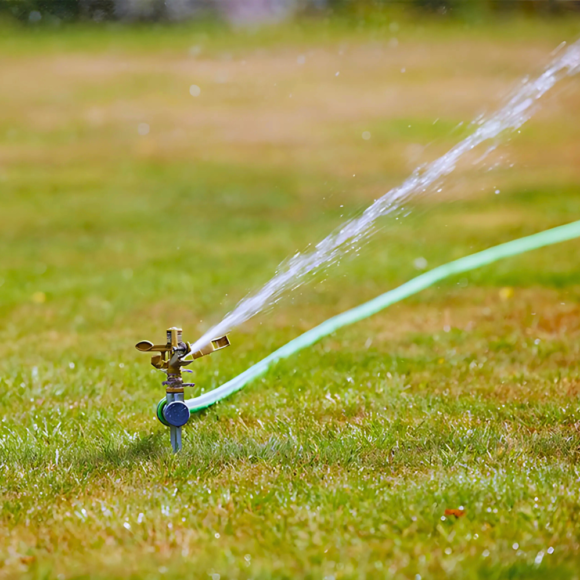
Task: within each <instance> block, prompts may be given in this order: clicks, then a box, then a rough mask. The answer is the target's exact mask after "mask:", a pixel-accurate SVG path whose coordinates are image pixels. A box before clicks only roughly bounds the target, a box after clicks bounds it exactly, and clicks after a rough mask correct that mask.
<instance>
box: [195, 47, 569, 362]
mask: <svg viewBox="0 0 580 580" xmlns="http://www.w3.org/2000/svg"><path fill="white" fill-rule="evenodd" d="M577 73H580V40H579V41H577V42H575V43H574V44H571V45H570V46H568V47H567V48H565V49H563V50H560V51H559V52H558V53H557V54H556V56H555V57H554V59H553V61H552V62H551V64H550V65H549V66H548V67H547V68H546V69H545V70H544V72H543V73H542V74H541V75H539V76H538V77H536V78H535V79H533V80H529V79H524V80H523V81H522V83H521V85H520V86H519V87H518V88H517V89H516V90H515V91H514V92H513V93H512V95H511V96H510V97H509V98H508V100H507V102H506V104H505V105H504V106H503V107H502V108H501V109H500V110H498V111H497V112H495V113H493V114H492V115H490V116H488V117H483V118H480V119H477V120H476V121H475V122H474V123H473V127H474V129H473V131H472V133H471V134H470V135H469V136H468V137H466V138H465V139H464V140H463V141H461V142H460V143H458V144H457V145H455V146H454V147H453V148H452V149H451V150H450V151H448V152H447V153H446V154H445V155H443V156H442V157H440V158H439V159H437V160H435V161H433V162H432V163H430V164H428V165H426V166H424V167H420V168H418V169H416V170H415V171H414V172H413V173H412V175H411V176H410V177H409V178H407V180H406V181H404V182H403V183H402V184H401V185H400V186H398V187H395V188H394V189H391V190H390V191H388V192H387V193H386V194H385V195H383V196H382V197H381V198H379V199H377V200H376V201H375V202H374V203H373V204H372V205H370V206H369V207H368V208H367V209H366V210H365V211H364V212H363V213H362V214H361V215H360V216H358V217H356V218H354V219H351V220H349V221H347V222H346V223H344V224H343V225H342V226H341V227H340V228H339V229H337V230H335V231H334V232H333V233H331V234H330V235H329V236H327V237H326V238H324V239H323V240H322V241H321V242H320V243H319V244H318V245H316V247H315V248H314V249H313V250H312V251H310V252H307V253H303V254H296V255H295V256H294V257H293V258H291V259H290V260H288V261H286V262H284V263H283V264H282V265H281V266H280V268H279V270H278V271H277V272H276V274H275V275H274V277H273V278H271V279H270V281H269V282H267V283H266V284H265V285H264V286H263V287H262V288H261V289H260V290H258V291H257V292H255V293H253V294H250V295H249V296H247V297H246V298H244V299H243V300H242V301H241V302H239V303H238V305H237V306H236V307H235V308H234V310H232V312H230V313H229V314H228V315H226V316H225V318H224V319H223V320H222V321H221V322H220V323H219V324H217V325H215V326H214V327H212V328H211V329H210V330H208V331H207V332H206V333H204V335H203V336H202V337H201V338H199V339H198V340H197V341H196V342H195V343H194V344H193V346H192V350H193V351H196V350H199V349H200V348H202V347H203V346H204V345H206V344H207V343H208V342H209V341H210V340H211V339H213V338H215V337H219V336H221V335H223V334H225V333H226V332H228V331H230V330H231V329H232V328H234V327H236V326H238V325H239V324H241V323H242V322H245V321H246V320H248V319H250V318H252V317H253V316H255V315H256V314H258V313H259V312H260V311H261V310H263V309H264V308H265V307H267V306H270V305H272V304H274V303H276V302H277V301H278V300H279V299H280V297H281V295H282V294H283V293H285V292H287V291H290V290H294V289H296V288H297V287H298V286H300V285H301V284H302V283H303V282H304V281H305V279H306V278H307V276H308V275H309V274H311V273H312V272H314V271H316V270H318V269H320V268H321V267H323V266H328V265H331V264H333V263H335V262H336V261H337V260H338V259H339V258H341V257H342V256H344V255H345V254H347V253H348V252H349V251H351V250H353V249H356V248H358V247H360V245H361V244H362V243H363V242H364V241H365V240H366V239H368V238H369V236H370V235H371V234H372V233H373V231H374V230H375V225H376V222H377V220H378V218H380V217H382V216H386V215H392V214H394V213H397V212H398V211H400V210H401V208H402V207H404V204H406V203H407V202H409V201H411V200H414V199H416V198H418V197H422V196H425V195H432V194H435V193H436V192H437V188H440V187H441V184H442V181H443V180H444V179H445V178H447V177H448V176H449V175H450V174H451V173H452V172H453V171H454V169H455V168H456V167H457V164H458V162H459V161H460V160H462V159H463V158H465V157H467V156H468V154H469V153H470V152H471V151H473V149H475V148H476V147H478V146H479V145H481V144H483V143H486V142H488V143H493V141H494V140H495V139H496V138H497V137H499V136H500V135H502V134H504V133H505V132H506V131H515V130H517V129H519V128H520V127H521V126H522V125H523V124H524V123H525V122H526V121H527V120H528V119H529V118H530V117H531V116H532V115H533V113H534V111H535V110H536V105H537V102H538V100H539V99H540V98H541V97H542V96H544V95H545V94H546V93H547V92H548V91H549V90H550V89H552V88H553V87H554V85H555V84H556V83H557V82H558V81H560V80H561V79H563V78H565V77H567V76H572V75H575V74H577Z"/></svg>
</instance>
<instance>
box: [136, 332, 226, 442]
mask: <svg viewBox="0 0 580 580" xmlns="http://www.w3.org/2000/svg"><path fill="white" fill-rule="evenodd" d="M227 346H230V341H229V339H228V337H227V336H222V337H220V338H216V339H214V340H212V341H210V342H209V343H208V344H207V345H205V346H204V347H203V348H201V349H200V350H197V351H195V352H192V349H191V345H190V344H189V343H188V342H183V332H182V330H181V328H176V327H173V328H169V329H168V330H167V342H166V344H153V343H152V342H149V341H148V340H142V341H141V342H138V343H137V344H136V345H135V348H136V349H137V350H139V351H141V352H158V353H160V354H156V355H153V356H152V357H151V364H152V365H153V366H154V367H155V368H156V369H159V370H160V371H163V372H164V373H165V374H166V375H167V380H165V381H163V383H162V384H163V386H164V387H165V400H163V401H162V403H163V405H161V404H160V405H159V406H158V410H157V418H158V419H159V420H160V421H161V422H162V423H163V424H164V425H167V426H169V429H170V433H171V446H172V447H173V452H174V453H177V452H178V451H179V450H180V449H181V447H182V444H181V428H182V427H183V426H184V425H185V424H186V423H187V422H188V421H189V417H190V412H189V408H188V407H187V405H186V404H185V387H193V386H195V383H184V382H183V377H182V376H181V373H182V372H186V373H191V372H193V371H191V370H189V369H184V368H183V367H186V366H189V365H190V364H191V363H192V362H193V361H194V360H195V359H197V358H201V357H202V356H206V355H208V354H211V353H212V352H215V351H216V350H220V349H222V348H226V347H227ZM189 355H191V357H192V360H188V361H186V360H184V359H185V357H187V356H189Z"/></svg>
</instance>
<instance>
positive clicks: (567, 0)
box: [0, 0, 580, 24]
mask: <svg viewBox="0 0 580 580" xmlns="http://www.w3.org/2000/svg"><path fill="white" fill-rule="evenodd" d="M0 7H1V9H2V10H3V11H4V12H5V13H6V14H9V15H10V16H13V17H15V18H18V19H19V20H29V21H31V22H38V21H40V20H41V19H42V18H45V19H47V20H49V21H52V22H57V21H60V20H65V21H71V20H93V21H97V22H99V21H103V20H145V21H159V20H173V21H176V20H177V21H180V20H185V19H200V18H208V17H213V18H219V19H224V20H227V21H230V22H235V23H248V24H252V23H259V22H264V21H271V20H280V19H284V18H289V17H292V16H296V15H304V14H310V15H312V14H328V13H329V12H332V11H345V12H348V11H352V12H360V11H369V10H373V11H376V10H377V9H379V8H386V7H391V8H392V7H398V8H403V9H410V10H414V11H417V12H421V11H424V12H426V13H438V14H443V15H444V14H452V15H454V16H463V17H466V16H468V17H472V18H473V17H478V16H482V15H487V16H489V15H494V14H498V15H509V14H513V13H518V12H520V13H523V14H527V15H530V14H537V15H546V14H564V13H566V12H572V11H578V10H580V1H578V0H48V1H47V0H3V1H2V2H1V3H0Z"/></svg>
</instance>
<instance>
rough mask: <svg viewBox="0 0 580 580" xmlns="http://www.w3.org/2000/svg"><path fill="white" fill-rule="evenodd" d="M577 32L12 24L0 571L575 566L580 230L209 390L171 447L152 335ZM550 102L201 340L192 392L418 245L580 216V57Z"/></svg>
mask: <svg viewBox="0 0 580 580" xmlns="http://www.w3.org/2000/svg"><path fill="white" fill-rule="evenodd" d="M579 32H580V20H574V19H572V18H571V17H569V18H567V19H566V20H553V21H546V22H543V23H542V22H538V21H506V22H504V23H491V24H478V25H472V26H465V25H459V24H455V25H452V24H450V23H446V22H444V21H441V22H437V21H428V20H425V21H419V22H412V21H410V20H408V19H405V18H401V19H398V20H397V21H395V20H393V19H391V20H388V19H387V20H385V21H382V22H381V23H380V24H372V23H367V24H364V23H358V24H357V23H355V22H352V23H345V22H339V21H329V22H318V23H306V24H303V25H296V24H294V25H293V24H288V25H283V26H278V27H274V28H266V29H263V30H260V31H243V30H240V31H226V30H225V29H220V28H219V27H207V29H204V27H201V26H183V27H155V28H139V27H136V28H130V29H123V28H118V27H113V28H101V29H99V28H87V27H70V28H62V29H58V30H53V31H51V30H49V29H39V30H36V31H35V30H30V29H29V30H19V29H17V28H13V27H8V26H3V28H2V29H1V31H0V78H1V79H2V82H1V83H0V203H1V208H2V213H1V216H2V218H1V227H0V247H1V248H2V254H1V258H0V342H1V344H2V352H3V356H2V359H1V361H0V406H1V409H2V412H1V420H0V578H2V579H12V578H25V579H30V580H32V579H45V580H49V579H50V580H52V579H55V580H56V579H58V580H62V579H67V580H68V579H73V578H79V579H80V578H102V579H114V578H129V577H130V578H143V579H153V578H175V579H177V578H186V577H187V578H208V577H209V578H211V579H212V580H220V578H221V579H222V580H225V579H230V578H231V579H247V578H253V579H267V578H312V579H321V580H322V579H323V578H326V579H327V580H330V579H336V580H338V579H341V578H344V579H347V578H353V579H354V578H356V579H363V578H404V579H410V580H413V579H419V578H422V579H423V580H425V579H429V578H451V579H472V578H486V579H500V578H502V579H503V578H512V579H515V578H521V579H526V580H528V579H532V578H551V579H552V578H558V579H559V578H563V579H573V578H580V573H579V572H578V570H580V551H579V550H580V483H579V482H580V468H579V464H578V460H579V458H580V406H579V403H580V265H579V260H578V257H579V256H580V241H574V242H568V243H565V244H562V245H559V246H555V247H552V248H547V249H543V250H539V251H536V252H533V253H530V254H528V255H525V256H522V257H518V258H515V259H509V260H506V261H504V262H501V263H499V264H497V265H495V266H493V267H487V268H485V269H482V270H480V271H477V272H474V273H472V274H470V275H468V276H464V277H461V278H460V279H452V280H449V281H448V282H446V283H444V284H441V285H440V286H439V287H437V288H433V289H431V290H429V291H426V292H424V293H422V294H420V295H418V296H416V297H414V298H412V299H410V300H408V301H406V302H404V303H401V304H399V305H397V306H394V307H392V308H390V309H388V310H386V311H384V312H383V313H381V314H380V315H378V316H375V317H374V318H372V319H369V320H367V321H365V322H362V323H360V324H358V325H356V326H352V327H350V328H348V329H345V330H343V331H341V332H339V333H337V334H336V335H334V336H332V337H330V338H328V339H327V340H324V341H322V342H320V343H319V344H318V345H316V346H315V347H314V348H312V349H311V350H309V351H304V352H302V353H301V354H300V355H298V356H296V357H295V358H293V359H289V360H286V361H284V362H282V363H280V364H279V365H277V366H276V367H275V368H274V369H272V370H271V371H270V372H269V373H268V374H267V375H266V376H265V377H264V378H262V379H260V380H259V381H257V382H256V383H254V384H252V385H250V386H248V387H247V388H246V389H245V390H244V391H242V392H241V393H238V394H237V395H235V396H233V397H232V398H230V399H228V400H227V401H225V402H223V403H222V404H220V405H218V406H216V407H214V408H212V409H210V410H208V411H206V412H204V413H202V414H200V415H198V416H195V417H194V418H193V419H192V420H191V421H190V423H189V424H188V425H187V426H186V427H185V429H184V450H183V452H182V453H181V454H179V455H178V456H173V455H172V453H171V449H170V446H169V434H168V430H167V429H166V428H165V427H163V426H162V425H161V424H160V423H159V422H158V421H157V420H156V419H155V418H154V406H155V404H156V403H157V401H158V400H159V399H160V398H161V397H162V396H163V394H164V390H163V388H162V387H161V385H160V381H161V380H162V375H160V374H159V373H158V372H157V371H154V370H153V369H152V368H151V367H150V366H149V357H148V356H146V355H143V354H140V353H139V352H137V351H136V350H135V348H134V344H135V343H136V342H137V341H139V340H142V339H149V340H153V341H156V342H159V341H160V340H162V339H163V337H164V331H165V329H166V328H168V327H170V326H173V325H178V326H182V327H183V329H184V337H185V338H186V339H188V340H190V341H191V340H194V339H195V338H197V337H198V336H199V335H200V333H201V332H203V331H204V330H206V329H207V328H208V327H209V326H210V325H211V324H213V323H216V322H218V321H219V320H220V319H221V317H222V316H223V315H224V314H225V313H226V312H227V311H228V310H230V309H231V308H232V307H233V306H234V305H235V304H236V303H237V302H238V301H239V300H240V299H241V298H242V297H244V296H245V295H246V294H247V293H248V292H250V291H252V290H255V289H256V288H258V287H259V286H260V285H261V284H263V283H264V282H266V281H267V280H268V279H269V278H270V276H271V275H272V274H273V272H274V271H275V269H276V267H277V265H278V264H279V263H280V262H281V261H282V260H283V259H285V258H286V257H288V256H290V255H292V254H293V253H294V252H295V251H296V250H301V249H303V248H305V247H306V246H307V245H308V244H309V243H316V242H317V241H319V240H320V239H321V238H322V237H323V236H325V235H326V234H327V233H329V232H330V231H332V230H333V228H335V227H336V226H338V225H339V224H340V223H341V222H342V221H343V220H344V219H346V218H347V217H348V216H351V215H354V214H355V213H356V212H358V211H360V210H361V209H363V208H364V207H365V206H366V205H368V204H369V203H370V202H371V201H372V200H373V199H375V198H376V197H378V196H380V195H382V194H383V193H385V192H386V191H387V190H388V189H389V188H390V187H392V186H394V185H396V184H398V183H399V182H400V181H401V180H402V179H404V178H405V177H406V176H407V175H408V174H409V173H410V172H411V171H412V169H413V168H414V167H415V166H417V165H418V164H419V163H424V162H427V161H429V160H432V159H435V158H436V157H437V156H438V155H440V154H441V153H443V152H445V151H446V150H447V149H448V148H449V147H450V146H451V145H453V144H454V143H456V142H457V141H458V140H459V139H461V137H462V136H463V135H465V132H466V129H465V126H466V125H467V124H468V123H469V122H470V121H471V120H472V119H473V118H474V117H476V116H477V115H478V114H479V113H481V112H482V111H484V110H488V111H489V110H493V109H494V108H495V107H497V106H498V104H499V103H501V101H502V98H503V97H504V96H505V95H506V94H507V93H508V92H509V91H510V90H511V89H512V88H513V87H514V86H515V85H516V84H517V83H518V82H520V79H521V78H522V77H523V76H525V75H527V74H533V73H537V72H538V71H540V70H541V68H542V67H543V65H544V64H545V63H547V62H548V61H549V59H550V52H551V51H552V50H553V49H554V48H555V47H556V46H557V45H558V44H560V42H562V41H563V40H567V41H572V40H575V39H576V38H577V36H578V33H579ZM192 85H195V86H196V87H198V88H199V90H198V89H195V88H194V89H190V87H192ZM192 93H193V94H197V93H199V94H198V95H197V96H192ZM542 104H543V106H542V108H541V110H540V111H539V112H538V113H537V115H536V116H535V117H534V119H533V120H532V121H531V122H530V123H529V124H528V125H526V126H525V127H524V128H523V129H522V131H521V133H519V134H516V135H513V136H511V138H510V140H509V141H508V142H507V143H505V144H503V145H501V146H500V147H499V148H498V149H497V150H496V151H495V152H494V153H493V154H492V156H491V157H490V158H489V160H488V162H487V165H486V167H485V168H481V167H480V166H478V165H473V164H471V163H469V164H465V166H462V167H459V168H458V170H457V173H456V176H455V177H454V178H453V179H452V180H450V181H449V183H448V186H447V187H446V188H445V190H444V191H443V192H441V194H440V197H438V198H430V199H427V200H424V201H421V202H420V203H419V202H418V203H417V204H416V205H415V206H414V207H413V208H412V209H413V211H412V213H411V215H410V216H409V217H408V218H406V219H404V220H399V221H397V222H394V221H393V222H390V221H388V220H387V221H385V222H383V223H382V224H381V225H383V226H384V227H383V228H381V230H380V232H379V233H378V234H377V235H376V236H375V237H374V238H373V240H372V242H371V243H370V244H369V245H368V246H367V247H366V248H365V249H364V251H363V252H361V255H360V256H358V257H357V258H356V259H349V260H346V261H344V262H343V263H342V264H341V265H340V266H339V267H337V268H334V269H332V270H329V271H327V272H325V273H323V274H321V275H319V276H318V277H316V278H315V279H314V280H313V281H312V283H310V284H308V285H307V286H305V287H303V288H302V289H301V290H299V291H298V292H296V293H294V294H293V295H290V296H288V298H287V299H286V300H285V301H283V302H282V303H281V304H279V305H278V306H277V307H276V308H275V309H271V310H270V311H269V312H267V313H265V314H263V315H262V316H259V317H257V318H256V319H254V320H252V321H250V322H249V323H247V324H245V325H243V326H242V327H240V328H238V329H236V330H235V331H233V332H232V333H231V334H230V338H231V340H232V347H231V348H230V349H227V350H225V351H222V352H220V353H216V354H215V355H214V356H212V357H208V358H207V359H202V360H200V361H197V362H196V363H194V365H193V369H194V371H195V374H194V375H193V377H194V379H193V380H194V381H195V382H196V383H197V385H198V386H197V387H195V388H194V389H191V394H192V395H193V394H194V393H199V392H201V390H202V389H205V390H207V389H210V388H214V387H216V386H218V385H219V384H221V383H222V382H224V381H225V380H227V379H229V378H231V377H234V376H235V375H236V374H238V373H239V372H241V371H243V370H244V369H246V368H247V367H248V366H249V365H250V364H251V363H252V362H256V361H258V360H259V359H261V358H262V357H264V356H266V355H267V354H269V353H270V352H271V351H272V350H273V349H275V348H277V347H278V346H281V345H282V344H284V343H285V342H286V341H287V340H289V339H291V338H293V337H295V336H297V335H298V334H299V333H301V332H303V331H304V330H306V329H308V328H311V327H312V326H313V325H314V324H316V323H319V322H321V321H323V320H324V319H326V318H327V317H328V316H331V315H333V314H337V313H339V312H341V311H343V310H344V309H346V308H349V307H352V306H355V305H357V304H359V303H361V302H363V301H364V300H367V299H370V298H372V297H374V296H376V295H378V294H380V293H382V292H385V291H386V290H388V289H390V288H393V287H395V286H396V285H398V284H400V283H403V282H404V281H406V280H408V279H410V278H411V277H413V276H414V275H416V274H417V273H418V270H417V268H416V266H415V264H416V263H418V262H417V258H424V260H426V261H427V264H428V267H434V266H436V265H439V264H442V263H445V262H447V261H449V260H451V259H454V258H458V257H460V256H463V255H467V254H469V253H472V252H474V251H477V250H481V249H484V248H487V247H489V246H491V245H494V244H498V243H501V242H504V241H508V240H510V239H514V238H517V237H519V236H523V235H526V234H531V233H533V232H536V231H540V230H543V229H546V228H549V227H552V226H556V225H559V224H563V223H567V222H570V221H573V220H576V219H580V78H576V79H570V80H568V81H564V82H563V83H562V84H561V85H560V86H559V87H558V89H556V90H555V91H554V92H553V93H551V94H550V95H549V96H548V97H546V98H545V99H544V101H543V103H542ZM461 123H463V125H461ZM363 132H368V133H370V138H369V139H363V138H362V134H363ZM367 136H368V135H367ZM495 190H499V191H500V192H501V193H500V194H499V195H495V194H494V191H495ZM460 506H463V509H464V510H465V512H466V513H465V515H464V517H460V518H455V517H454V516H448V517H445V515H444V514H445V510H446V509H456V508H459V507H460Z"/></svg>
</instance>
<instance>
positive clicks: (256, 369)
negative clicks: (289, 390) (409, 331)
mask: <svg viewBox="0 0 580 580" xmlns="http://www.w3.org/2000/svg"><path fill="white" fill-rule="evenodd" d="M574 238H580V221H576V222H572V223H570V224H567V225H564V226H559V227H556V228H553V229H550V230H546V231H544V232H540V233H537V234H534V235H531V236H527V237H525V238H520V239H519V240H514V241H511V242H507V243H505V244H500V245H499V246H495V247H493V248H489V249H487V250H484V251H482V252H478V253H476V254H472V255H471V256H466V257H464V258H460V259H459V260H455V261H453V262H449V263H448V264H444V265H443V266H439V267H438V268H435V269H433V270H430V271H429V272H425V273H424V274H421V275H420V276H417V277H416V278H413V279H412V280H409V282H406V283H405V284H403V285H402V286H399V287H398V288H395V289H393V290H390V291H389V292H386V293H385V294H381V296H378V297H377V298H374V299H373V300H370V301H369V302H366V303H364V304H361V305H360V306H357V307H355V308H352V309H351V310H347V311H346V312H343V313H342V314H338V315H337V316H333V317H332V318H329V319H328V320H326V321H325V322H323V323H322V324H319V325H318V326H316V327H314V328H312V329H311V330H309V331H307V332H305V333H304V334H302V335H301V336H298V337H297V338H295V339H293V340H291V341H290V342H289V343H287V344H285V345H284V346H282V347H281V348H279V349H278V350H276V351H274V352H273V353H272V354H270V355H268V356H267V357H266V358H264V359H263V360H261V361H260V362H259V363H256V364H255V365H253V366H251V367H250V368H249V369H247V370H246V371H244V372H243V373H241V374H240V375H238V376H237V377H235V378H233V379H231V380H230V381H228V382H227V383H224V384H223V385H221V386H220V387H218V388H216V389H214V390H213V391H210V392H208V393H204V394H203V395H201V396H199V397H195V398H193V399H189V400H188V401H186V404H187V406H188V408H189V410H190V413H196V412H197V411H201V410H202V409H206V408H207V407H210V406H211V405H213V404H214V403H217V402H218V401H221V400H222V399H225V398H226V397H229V396H230V395H231V394H232V393H235V392H236V391H239V390H240V389H242V388H243V387H245V386H246V385H247V384H248V383H249V382H250V381H253V380H254V379H256V378H258V377H260V376H262V375H263V374H264V373H265V372H266V371H267V370H268V369H269V368H270V367H271V366H272V365H273V364H274V363H276V362H277V361H279V360H280V359H283V358H288V357H289V356H291V355H293V354H295V353H297V352H299V351H301V350H302V349H304V348H307V347H309V346H311V345H312V344H314V343H315V342H317V341H318V340H320V339H321V338H323V337H325V336H328V335H329V334H332V333H333V332H335V331H336V330H338V329H339V328H342V327H344V326H348V325H349V324H353V323H355V322H358V321H359V320H363V319H365V318H368V317H369V316H372V315H373V314H376V313H377V312H380V311H381V310H383V309H384V308H387V307H388V306H391V305H392V304H396V303H397V302H400V301H401V300H403V299H405V298H408V297H409V296H412V295H413V294H417V293H418V292H420V291H421V290H425V289H426V288H429V287H430V286H433V284H436V283H437V282H440V281H441V280H443V279H445V278H448V277H449V276H453V275H454V274H460V273H462V272H469V271H470V270H475V269H476V268H481V267H482V266H486V265H487V264H492V263H493V262H497V261H498V260H502V259H503V258H509V257H510V256H517V255H518V254H523V253H525V252H529V251H531V250H535V249H538V248H542V247H544V246H551V245H552V244H558V243H560V242H565V241H567V240H572V239H574ZM164 404H165V399H163V401H161V402H160V403H159V405H158V413H157V414H158V417H159V419H160V420H161V421H162V422H163V423H165V421H163V420H162V417H163V412H162V411H163V406H164Z"/></svg>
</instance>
